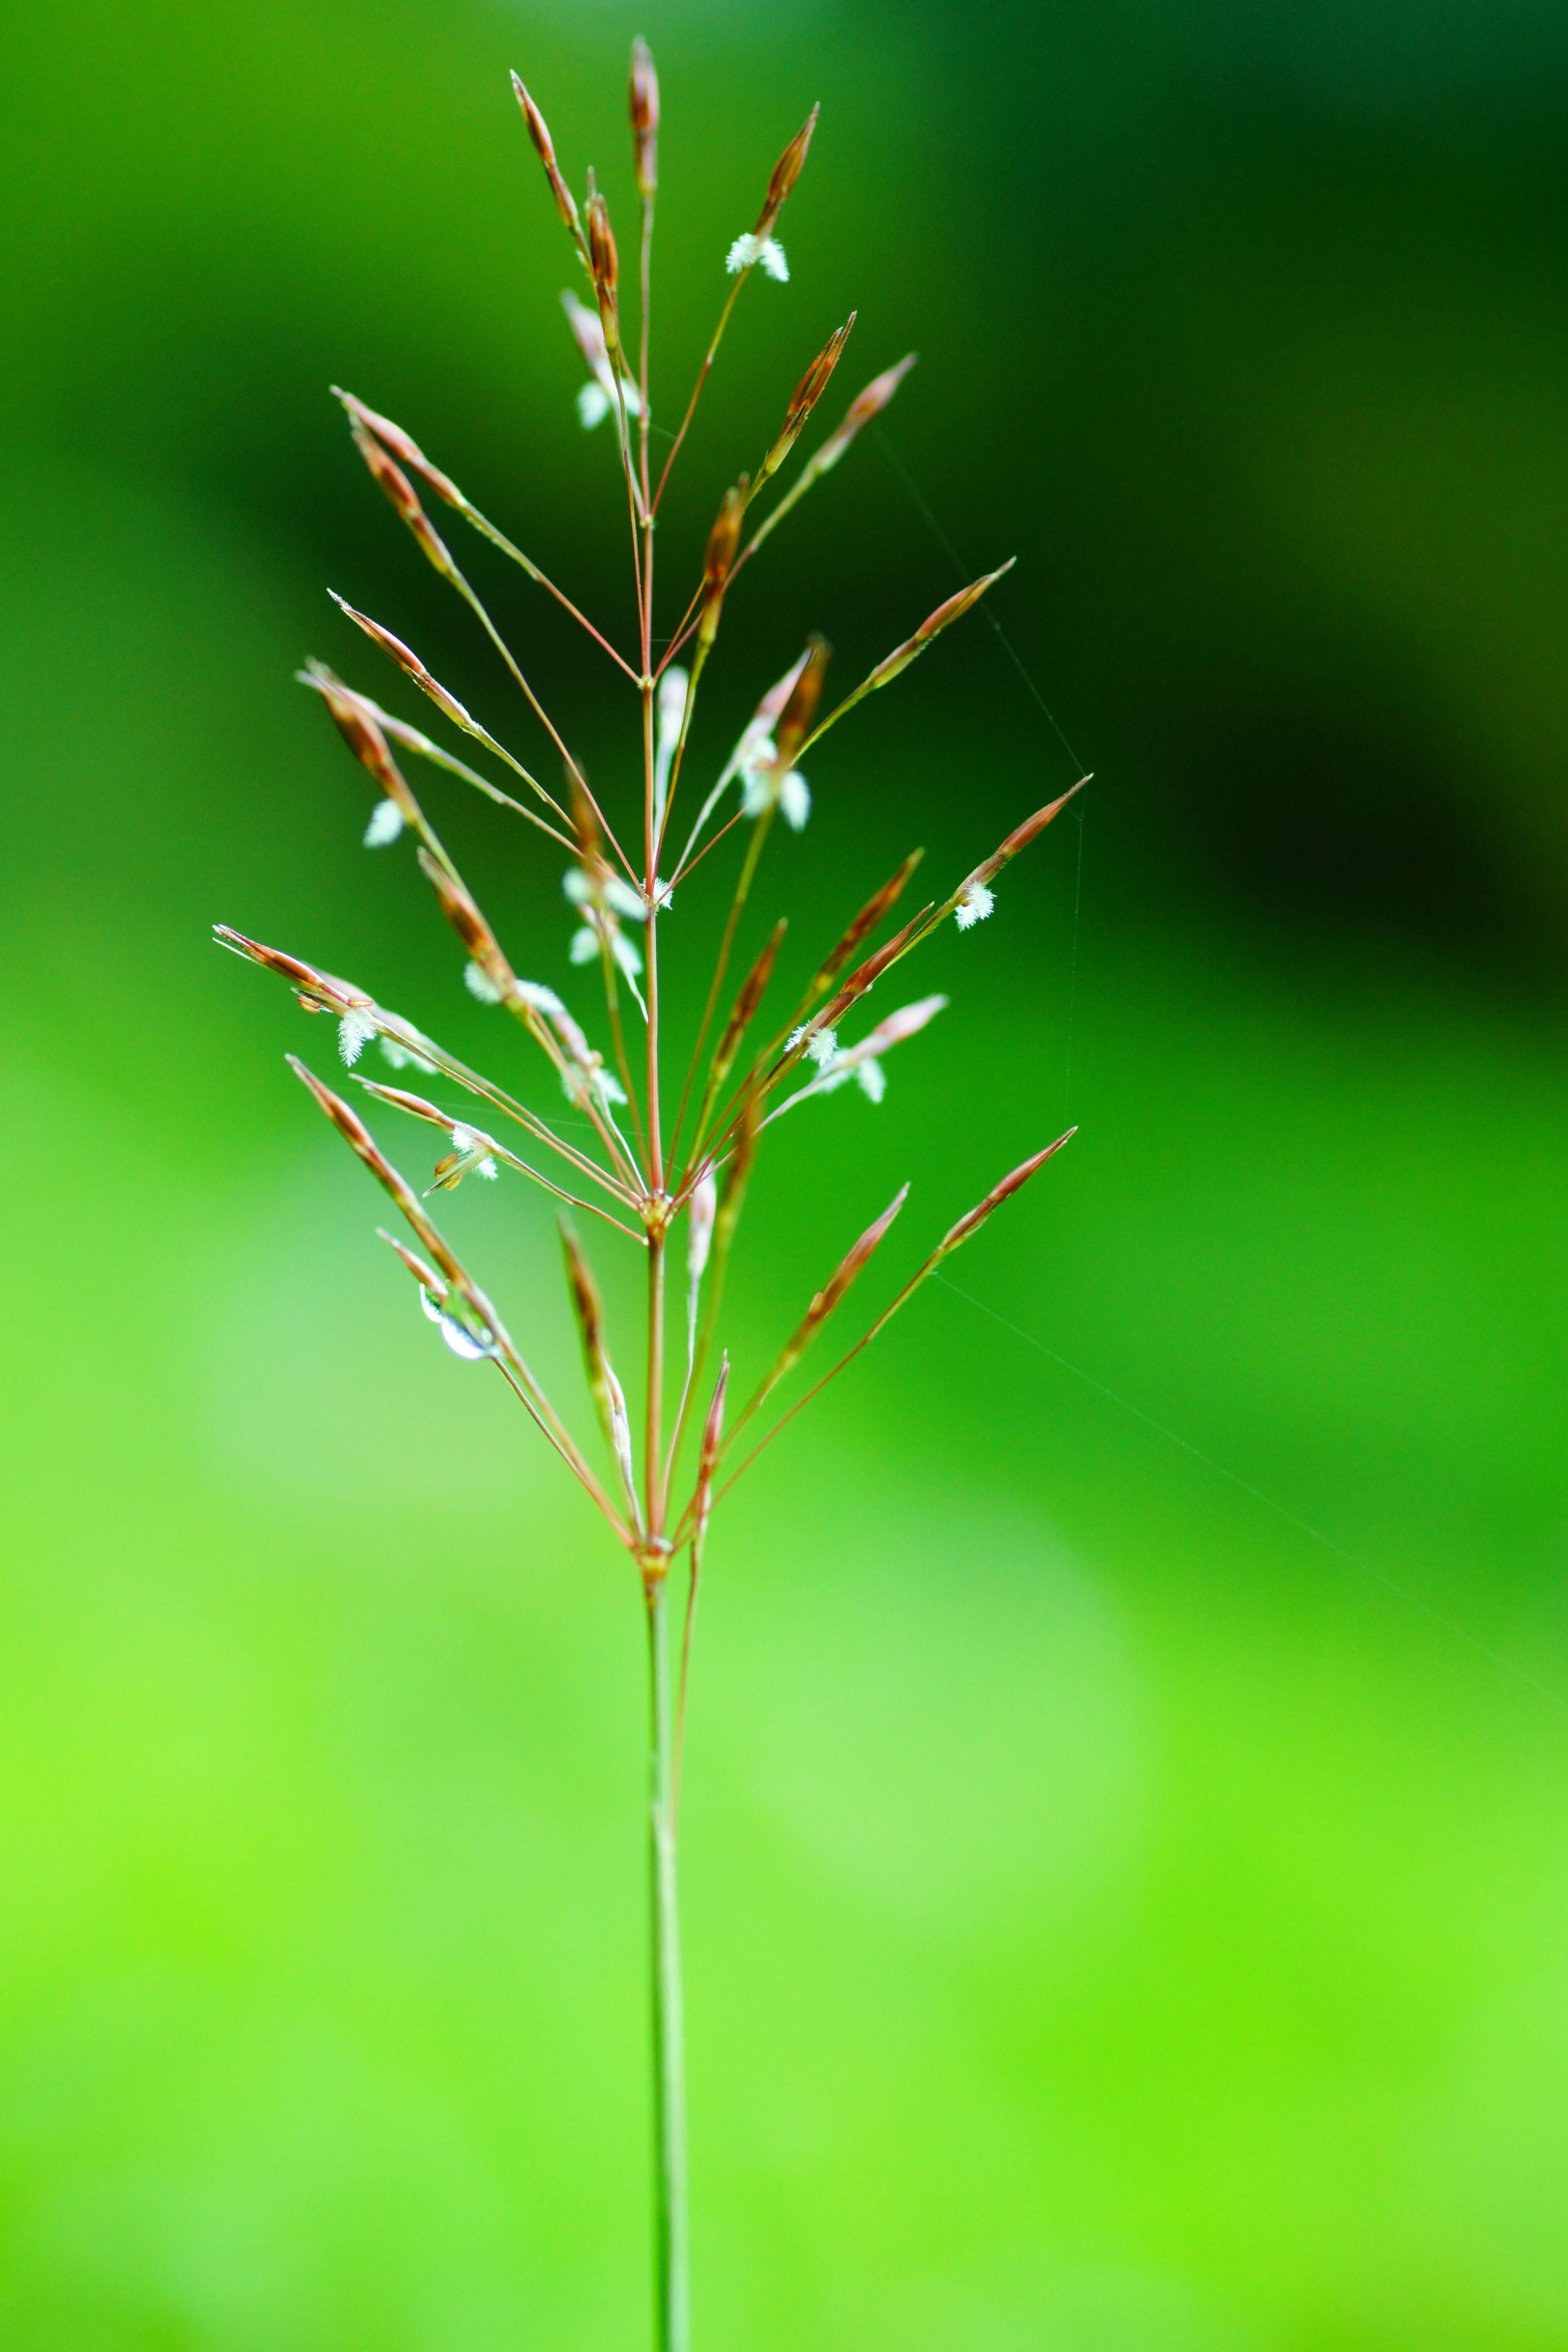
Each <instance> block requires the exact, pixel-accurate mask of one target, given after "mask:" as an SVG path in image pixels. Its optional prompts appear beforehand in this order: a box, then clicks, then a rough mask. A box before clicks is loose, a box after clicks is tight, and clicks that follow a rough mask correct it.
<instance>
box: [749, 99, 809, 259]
mask: <svg viewBox="0 0 1568 2352" xmlns="http://www.w3.org/2000/svg"><path fill="white" fill-rule="evenodd" d="M821 111H822V108H821V106H820V104H818V105H816V106H814V107H813V108H812V110H811V112H810V113H809V114H808V115H807V116H806V118H805V121H804V122H803V123H802V124H801V126H800V129H799V130H798V131H796V132H795V137H794V138H793V139H792V140H791V141H790V142H789V145H788V146H787V147H786V148H785V149H784V153H783V154H782V155H781V156H780V157H779V160H778V162H777V163H775V164H774V165H773V177H772V179H771V180H770V181H769V182H768V193H767V195H766V197H765V198H764V199H763V209H762V211H761V213H760V214H759V215H758V216H757V226H756V231H755V234H756V235H757V236H772V235H773V225H774V223H775V222H776V221H777V219H778V216H779V215H780V213H782V212H783V210H784V203H785V200H786V198H787V197H788V195H789V192H790V190H791V189H792V188H793V187H794V185H795V182H796V181H797V180H798V179H799V177H800V174H801V167H802V166H803V164H804V163H805V152H806V149H807V148H808V147H809V146H810V145H811V134H812V132H813V131H815V130H816V118H817V116H818V115H819V114H820V113H821Z"/></svg>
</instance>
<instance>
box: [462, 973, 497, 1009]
mask: <svg viewBox="0 0 1568 2352" xmlns="http://www.w3.org/2000/svg"><path fill="white" fill-rule="evenodd" d="M463 986H464V987H465V988H466V989H467V990H468V994H469V995H470V996H477V997H478V998H479V1003H481V1004H499V1003H500V989H499V988H498V987H497V986H496V984H495V982H494V981H493V980H492V979H491V978H490V976H489V972H488V971H486V970H485V969H484V966H483V965H482V964H477V963H466V964H465V965H464V966H463Z"/></svg>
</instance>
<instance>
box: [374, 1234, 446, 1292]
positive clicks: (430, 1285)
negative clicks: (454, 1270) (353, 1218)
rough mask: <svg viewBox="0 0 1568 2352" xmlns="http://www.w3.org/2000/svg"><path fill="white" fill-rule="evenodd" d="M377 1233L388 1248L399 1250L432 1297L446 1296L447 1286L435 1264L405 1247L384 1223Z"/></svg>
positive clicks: (405, 1262) (408, 1266)
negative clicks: (431, 1264)
mask: <svg viewBox="0 0 1568 2352" xmlns="http://www.w3.org/2000/svg"><path fill="white" fill-rule="evenodd" d="M375 1233H376V1239H377V1240H378V1241H384V1243H385V1244H386V1246H387V1248H388V1249H390V1250H395V1251H396V1252H397V1255H398V1256H399V1257H400V1258H401V1259H402V1260H403V1263H404V1265H405V1266H406V1267H407V1268H408V1271H409V1273H410V1274H411V1275H412V1276H414V1279H415V1281H416V1283H417V1284H418V1285H419V1287H420V1288H421V1290H427V1291H428V1292H429V1294H430V1296H431V1297H432V1298H434V1299H437V1301H439V1300H440V1299H443V1298H445V1297H446V1296H447V1286H446V1284H445V1283H444V1282H443V1281H442V1279H441V1277H440V1276H439V1275H438V1274H437V1272H436V1270H435V1268H434V1266H428V1265H426V1263H425V1261H424V1259H423V1258H422V1257H420V1256H419V1255H417V1254H416V1252H415V1251H413V1250H411V1249H407V1248H405V1245H404V1244H403V1243H402V1242H400V1241H399V1240H398V1238H397V1236H396V1234H389V1233H388V1232H387V1230H386V1227H385V1226H384V1225H377V1227H376V1229H375Z"/></svg>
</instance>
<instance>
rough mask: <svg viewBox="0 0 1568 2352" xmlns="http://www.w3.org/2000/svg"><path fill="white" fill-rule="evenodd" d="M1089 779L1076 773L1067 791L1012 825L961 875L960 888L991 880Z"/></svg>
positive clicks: (1061, 809)
mask: <svg viewBox="0 0 1568 2352" xmlns="http://www.w3.org/2000/svg"><path fill="white" fill-rule="evenodd" d="M1089 781H1090V780H1089V777H1088V776H1080V777H1079V780H1078V782H1077V783H1076V784H1074V785H1073V786H1072V787H1071V788H1070V790H1068V792H1065V793H1062V795H1061V797H1060V798H1059V799H1058V800H1054V801H1049V802H1047V804H1046V806H1045V807H1044V808H1043V809H1037V810H1036V811H1035V814H1034V815H1033V816H1026V818H1025V819H1024V822H1023V824H1020V825H1016V826H1015V827H1014V829H1013V831H1012V832H1011V833H1010V834H1009V835H1007V838H1006V840H1005V842H1004V843H1003V844H1002V846H1001V848H1000V849H998V850H995V851H994V852H993V854H992V855H991V856H989V857H987V858H984V860H983V861H982V862H981V864H980V865H978V866H976V867H975V869H974V871H973V874H968V875H965V877H964V878H963V881H962V882H961V883H960V885H959V888H960V890H961V891H962V890H967V889H968V888H969V887H970V885H971V884H972V883H975V882H992V881H994V879H995V877H996V876H997V875H998V874H1000V873H1001V871H1002V868H1003V867H1004V866H1005V865H1007V864H1008V863H1009V861H1010V860H1011V859H1013V858H1015V857H1016V856H1017V855H1018V852H1019V851H1020V850H1021V849H1027V847H1028V845H1029V844H1030V842H1031V841H1033V839H1034V838H1035V835H1037V833H1044V831H1045V829H1046V827H1047V824H1050V823H1051V821H1052V819H1053V818H1054V817H1058V816H1060V814H1061V813H1062V811H1063V809H1065V808H1066V806H1067V804H1068V802H1069V801H1070V800H1075V799H1076V798H1077V797H1078V795H1079V793H1081V792H1082V790H1083V788H1084V786H1085V784H1087V783H1088V782H1089Z"/></svg>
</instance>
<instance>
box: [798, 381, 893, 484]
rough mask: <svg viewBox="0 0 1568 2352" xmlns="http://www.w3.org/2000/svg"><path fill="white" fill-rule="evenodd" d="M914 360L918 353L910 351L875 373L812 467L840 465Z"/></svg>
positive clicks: (821, 470)
mask: <svg viewBox="0 0 1568 2352" xmlns="http://www.w3.org/2000/svg"><path fill="white" fill-rule="evenodd" d="M914 363H915V354H914V352H908V353H906V355H905V357H904V358H902V359H901V360H900V361H899V362H898V363H897V365H896V366H894V367H890V368H884V369H883V370H882V373H881V374H880V375H877V376H873V377H872V379H871V381H870V383H868V385H867V386H866V389H865V391H864V392H858V393H857V394H856V395H855V397H854V399H853V400H852V401H851V402H850V404H849V406H848V409H847V412H846V414H845V417H844V422H843V423H842V424H841V425H839V426H838V427H837V430H836V431H834V432H832V433H830V434H829V435H828V436H827V438H826V441H825V442H824V443H823V445H822V446H821V448H820V449H818V450H817V451H816V455H815V456H814V457H813V458H812V461H811V470H812V472H813V473H814V474H826V473H827V472H828V471H829V470H830V469H831V468H832V467H835V466H837V463H838V460H839V459H840V457H843V455H844V452H845V451H846V449H847V448H848V446H849V444H850V443H851V441H853V440H854V438H855V436H856V435H857V433H858V432H860V431H861V429H862V428H863V427H864V426H865V425H869V424H870V423H871V421H872V419H873V418H874V417H877V416H880V415H881V414H882V411H883V409H884V408H886V407H887V405H888V403H889V401H890V400H891V399H892V397H893V394H895V393H896V392H897V390H898V388H899V386H900V384H901V383H902V382H903V380H904V378H905V377H906V376H907V375H908V373H909V372H910V369H911V368H912V367H913V365H914Z"/></svg>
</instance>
